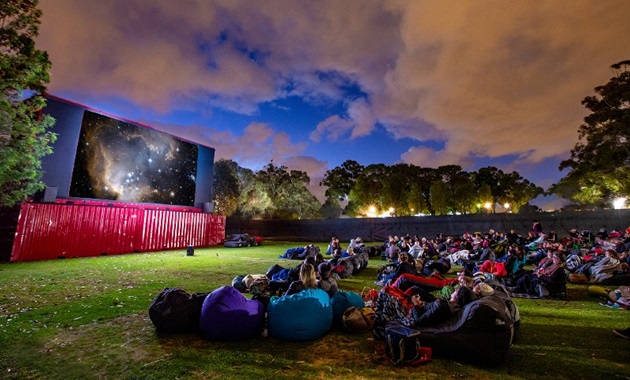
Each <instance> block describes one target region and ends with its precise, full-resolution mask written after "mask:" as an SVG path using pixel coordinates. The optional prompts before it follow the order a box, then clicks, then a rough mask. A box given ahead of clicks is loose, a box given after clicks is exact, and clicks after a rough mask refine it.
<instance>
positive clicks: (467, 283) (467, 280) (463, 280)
mask: <svg viewBox="0 0 630 380" xmlns="http://www.w3.org/2000/svg"><path fill="white" fill-rule="evenodd" d="M457 280H458V281H459V286H461V287H471V286H473V285H474V284H475V280H474V279H473V278H472V277H469V276H458V277H457Z"/></svg>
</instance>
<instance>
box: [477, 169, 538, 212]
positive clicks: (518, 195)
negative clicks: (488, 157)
mask: <svg viewBox="0 0 630 380" xmlns="http://www.w3.org/2000/svg"><path fill="white" fill-rule="evenodd" d="M473 177H474V180H475V187H476V188H477V189H478V191H479V189H480V188H481V187H482V186H484V185H486V186H487V187H488V188H489V189H490V194H491V199H488V198H487V196H486V194H484V197H485V198H484V200H483V202H491V203H492V212H495V210H496V205H497V204H508V205H509V207H510V208H512V209H513V210H515V211H518V209H519V207H521V206H522V205H524V204H526V203H527V202H529V201H530V200H531V199H533V198H536V197H537V196H538V195H540V194H543V193H544V190H543V189H542V188H541V187H538V186H536V185H534V184H533V183H531V182H529V181H528V180H526V179H524V178H523V177H521V175H520V174H518V173H517V172H515V171H514V172H512V173H504V172H503V171H502V170H500V169H497V168H496V167H494V166H488V167H485V168H481V169H479V170H478V171H477V172H476V173H473Z"/></svg>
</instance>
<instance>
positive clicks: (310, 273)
mask: <svg viewBox="0 0 630 380" xmlns="http://www.w3.org/2000/svg"><path fill="white" fill-rule="evenodd" d="M316 288H317V276H316V274H315V268H314V267H313V265H312V264H309V263H307V262H304V263H302V265H301V266H300V278H299V280H296V281H293V282H291V284H290V285H289V288H288V289H287V291H286V293H285V294H284V295H285V296H290V295H291V294H295V293H299V292H301V291H302V290H305V289H316Z"/></svg>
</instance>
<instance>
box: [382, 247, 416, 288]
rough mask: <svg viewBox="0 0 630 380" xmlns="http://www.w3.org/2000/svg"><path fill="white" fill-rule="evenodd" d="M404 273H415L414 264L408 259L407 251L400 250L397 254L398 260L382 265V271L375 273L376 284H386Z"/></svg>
mask: <svg viewBox="0 0 630 380" xmlns="http://www.w3.org/2000/svg"><path fill="white" fill-rule="evenodd" d="M405 273H411V274H416V265H415V263H413V262H411V261H409V254H408V253H405V252H402V253H400V255H399V256H398V262H396V263H392V264H389V265H386V266H384V267H383V270H382V272H381V273H379V274H378V275H377V276H378V277H377V281H376V284H377V285H380V286H385V285H388V284H390V283H393V282H394V281H396V280H397V279H398V277H400V276H401V275H403V274H405Z"/></svg>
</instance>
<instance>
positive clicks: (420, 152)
mask: <svg viewBox="0 0 630 380" xmlns="http://www.w3.org/2000/svg"><path fill="white" fill-rule="evenodd" d="M401 159H402V161H403V162H405V163H408V164H414V165H417V166H421V167H424V168H434V169H435V168H437V167H439V166H444V165H460V166H461V167H462V168H463V169H466V168H468V167H469V166H470V165H471V164H472V161H471V159H470V157H469V156H468V155H466V154H465V150H462V151H461V152H454V151H449V150H435V149H433V148H429V147H423V146H415V147H411V148H409V150H407V152H405V153H403V154H402V156H401Z"/></svg>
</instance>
